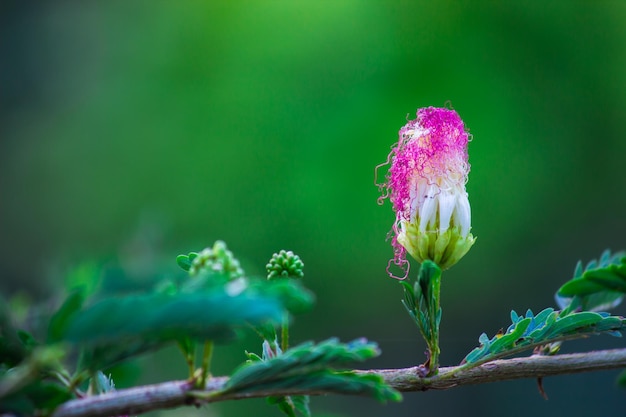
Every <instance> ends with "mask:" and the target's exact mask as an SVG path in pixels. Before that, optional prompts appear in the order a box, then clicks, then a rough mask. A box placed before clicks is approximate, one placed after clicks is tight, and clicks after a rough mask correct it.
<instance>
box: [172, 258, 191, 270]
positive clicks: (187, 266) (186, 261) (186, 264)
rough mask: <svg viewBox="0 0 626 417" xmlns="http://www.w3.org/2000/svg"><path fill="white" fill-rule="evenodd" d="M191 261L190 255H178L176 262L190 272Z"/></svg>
mask: <svg viewBox="0 0 626 417" xmlns="http://www.w3.org/2000/svg"><path fill="white" fill-rule="evenodd" d="M191 262H192V261H191V259H189V256H188V255H178V256H177V257H176V263H177V264H178V266H180V267H181V268H182V269H183V270H184V271H186V272H189V269H191Z"/></svg>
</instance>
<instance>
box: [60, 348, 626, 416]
mask: <svg viewBox="0 0 626 417" xmlns="http://www.w3.org/2000/svg"><path fill="white" fill-rule="evenodd" d="M624 367H626V349H614V350H601V351H594V352H588V353H574V354H565V355H555V356H540V355H533V356H529V357H523V358H514V359H501V360H495V361H492V362H488V363H485V364H483V365H480V366H478V367H476V368H471V369H463V368H461V367H459V366H451V367H444V368H440V370H439V373H438V374H437V375H435V376H432V377H428V378H422V377H419V375H418V367H411V368H404V369H374V370H366V371H356V372H359V373H365V374H376V375H380V376H381V377H382V378H383V379H384V380H385V381H386V382H387V383H388V384H389V385H390V386H392V387H393V388H395V389H397V390H398V391H402V392H410V391H426V390H431V389H436V390H444V389H450V388H454V387H457V386H461V385H470V384H485V383H489V382H497V381H507V380H513V379H522V378H543V377H547V376H553V375H565V374H573V373H579V372H591V371H599V370H605V369H617V368H624ZM227 381H228V378H227V377H215V378H211V379H210V380H209V381H208V382H207V385H206V387H205V389H204V390H201V391H199V390H197V389H196V388H194V384H193V383H191V382H189V381H171V382H165V383H161V384H155V385H147V386H142V387H136V388H129V389H123V390H119V391H114V392H109V393H106V394H102V395H98V396H93V397H87V398H82V399H76V400H71V401H68V402H66V403H64V404H63V405H61V406H60V407H59V408H57V410H56V411H55V412H54V414H53V417H87V416H93V417H97V416H102V417H105V416H116V415H124V414H140V413H143V412H147V411H151V410H159V409H167V408H174V407H180V406H184V405H198V404H203V403H209V402H217V401H226V400H239V399H245V398H253V397H266V396H269V395H274V396H277V395H279V396H284V395H299V394H300V395H302V394H307V395H323V394H329V392H322V391H314V392H303V391H300V390H295V389H293V390H290V389H282V390H280V391H276V390H273V391H271V390H268V391H257V392H254V393H230V394H229V393H225V394H219V392H220V391H221V390H222V389H223V388H224V386H225V384H226V382H227Z"/></svg>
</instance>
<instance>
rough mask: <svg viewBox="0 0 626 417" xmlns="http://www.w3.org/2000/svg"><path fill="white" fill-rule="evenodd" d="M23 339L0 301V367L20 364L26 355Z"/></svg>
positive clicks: (0, 300)
mask: <svg viewBox="0 0 626 417" xmlns="http://www.w3.org/2000/svg"><path fill="white" fill-rule="evenodd" d="M28 351H29V349H28V348H27V343H25V338H24V337H20V332H19V330H16V329H15V327H13V323H12V322H11V318H10V317H9V315H8V312H7V311H6V309H5V303H4V302H3V300H2V299H0V366H1V365H6V366H8V367H12V366H14V365H17V364H18V363H20V362H21V361H22V360H23V359H24V358H25V357H26V355H27V354H28Z"/></svg>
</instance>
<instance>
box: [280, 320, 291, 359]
mask: <svg viewBox="0 0 626 417" xmlns="http://www.w3.org/2000/svg"><path fill="white" fill-rule="evenodd" d="M280 348H281V350H282V351H283V352H286V351H287V349H289V315H288V313H284V315H283V323H282V329H281V332H280Z"/></svg>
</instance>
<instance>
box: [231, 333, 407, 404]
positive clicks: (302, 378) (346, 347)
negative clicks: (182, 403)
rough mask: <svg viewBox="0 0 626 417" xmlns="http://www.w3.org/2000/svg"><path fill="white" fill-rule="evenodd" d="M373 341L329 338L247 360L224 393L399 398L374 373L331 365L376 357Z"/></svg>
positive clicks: (389, 399) (236, 372) (376, 349)
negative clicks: (262, 358) (313, 393)
mask: <svg viewBox="0 0 626 417" xmlns="http://www.w3.org/2000/svg"><path fill="white" fill-rule="evenodd" d="M379 353H380V351H379V350H378V346H377V345H376V344H375V343H372V342H368V341H366V340H363V339H358V340H355V341H353V342H351V343H348V344H343V343H339V342H338V341H337V340H336V339H329V340H326V341H324V342H321V343H319V344H317V345H314V344H313V343H310V342H309V343H304V344H301V345H299V346H296V347H293V348H291V349H289V350H287V351H286V352H284V353H283V354H282V355H280V356H277V357H274V358H272V359H269V360H267V361H265V362H251V363H250V362H249V363H246V364H244V365H242V366H241V367H240V368H238V369H237V370H235V372H234V373H233V375H232V376H231V378H230V379H229V381H228V382H227V384H226V387H225V388H224V391H223V393H233V392H245V393H252V392H258V391H270V390H277V389H285V388H286V389H289V390H292V391H296V392H298V391H302V392H305V391H316V392H320V391H323V392H334V393H338V394H353V395H355V394H359V395H369V396H372V397H374V398H376V399H378V400H379V401H398V400H399V399H400V394H399V393H398V392H397V391H395V390H393V389H392V388H391V387H389V386H388V385H386V384H385V383H384V381H383V380H382V378H380V377H379V376H376V375H364V374H357V373H355V372H339V371H335V370H333V369H332V367H334V366H339V365H346V364H348V363H351V362H355V361H363V360H366V359H369V358H372V357H375V356H378V355H379Z"/></svg>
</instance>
